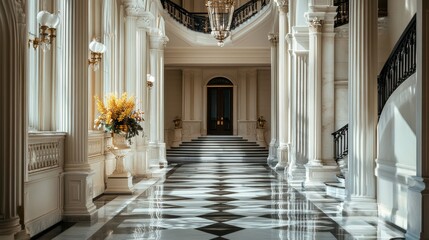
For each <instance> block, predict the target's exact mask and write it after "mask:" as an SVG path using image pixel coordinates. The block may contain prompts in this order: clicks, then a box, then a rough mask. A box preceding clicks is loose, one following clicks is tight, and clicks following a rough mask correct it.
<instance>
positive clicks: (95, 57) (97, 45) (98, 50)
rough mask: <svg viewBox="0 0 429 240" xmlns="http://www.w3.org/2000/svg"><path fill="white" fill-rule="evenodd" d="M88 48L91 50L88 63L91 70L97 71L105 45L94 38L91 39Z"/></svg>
mask: <svg viewBox="0 0 429 240" xmlns="http://www.w3.org/2000/svg"><path fill="white" fill-rule="evenodd" d="M89 50H90V51H91V58H90V59H88V64H89V66H91V68H92V70H93V71H97V70H98V68H99V66H100V64H99V63H100V61H101V59H102V58H103V53H104V52H105V51H106V46H105V45H104V44H102V43H101V42H98V41H97V40H96V39H93V40H92V42H91V43H90V44H89Z"/></svg>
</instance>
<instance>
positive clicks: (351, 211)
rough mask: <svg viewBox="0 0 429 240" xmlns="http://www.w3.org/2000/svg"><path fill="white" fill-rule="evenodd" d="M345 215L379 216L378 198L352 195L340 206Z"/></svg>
mask: <svg viewBox="0 0 429 240" xmlns="http://www.w3.org/2000/svg"><path fill="white" fill-rule="evenodd" d="M339 208H340V209H339V210H341V211H342V213H343V215H345V216H374V217H376V216H378V205H377V200H376V199H374V198H366V197H352V198H351V199H350V200H346V201H345V202H343V203H342V204H341V205H340V207H339Z"/></svg>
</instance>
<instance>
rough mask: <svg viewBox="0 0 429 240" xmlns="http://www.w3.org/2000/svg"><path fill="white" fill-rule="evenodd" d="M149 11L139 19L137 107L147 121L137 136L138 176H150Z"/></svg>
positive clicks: (136, 161) (135, 162) (136, 163)
mask: <svg viewBox="0 0 429 240" xmlns="http://www.w3.org/2000/svg"><path fill="white" fill-rule="evenodd" d="M147 19H148V13H143V16H141V17H139V18H138V20H137V49H138V51H137V61H136V73H137V76H136V79H137V82H136V89H137V92H136V99H137V105H136V107H137V108H138V109H140V110H141V111H143V112H144V119H145V121H143V122H142V127H143V132H142V133H141V134H143V136H137V137H136V151H137V153H136V157H135V158H134V171H135V174H136V175H138V176H143V177H148V176H150V170H149V161H148V154H147V153H148V140H149V139H148V136H149V132H150V129H149V120H150V117H149V116H150V113H149V108H148V101H149V99H148V95H149V94H148V91H149V89H148V86H147V82H146V81H147V65H148V63H147V62H148V58H147V55H148V51H147V50H148V47H147V31H148V30H149V27H150V26H149V24H148V23H149V22H148V21H146V20H147Z"/></svg>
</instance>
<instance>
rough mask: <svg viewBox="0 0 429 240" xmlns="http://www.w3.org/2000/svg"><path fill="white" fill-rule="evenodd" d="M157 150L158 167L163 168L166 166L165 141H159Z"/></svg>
mask: <svg viewBox="0 0 429 240" xmlns="http://www.w3.org/2000/svg"><path fill="white" fill-rule="evenodd" d="M158 150H159V167H160V168H165V167H167V166H168V162H167V157H166V146H165V143H159V144H158Z"/></svg>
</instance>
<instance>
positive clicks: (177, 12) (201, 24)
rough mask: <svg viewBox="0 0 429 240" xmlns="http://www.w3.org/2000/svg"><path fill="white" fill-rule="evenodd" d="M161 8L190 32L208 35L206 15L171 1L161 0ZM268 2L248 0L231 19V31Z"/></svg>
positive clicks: (208, 23) (268, 1)
mask: <svg viewBox="0 0 429 240" xmlns="http://www.w3.org/2000/svg"><path fill="white" fill-rule="evenodd" d="M161 3H162V6H163V8H164V9H165V10H167V12H168V14H169V15H170V16H171V17H172V18H174V19H175V20H176V21H178V22H179V23H181V24H183V25H184V26H185V27H187V28H188V29H190V30H193V31H196V32H201V33H210V32H211V28H210V21H209V17H208V15H207V13H196V12H188V11H187V10H186V9H184V8H182V7H181V6H179V5H178V4H176V3H174V2H172V1H171V0H161ZM269 3H270V0H250V1H249V2H247V3H245V4H243V5H242V6H241V7H239V8H237V9H236V10H235V11H234V13H233V17H232V23H231V30H233V29H235V28H237V27H238V26H240V25H241V24H243V23H244V22H246V21H247V20H249V19H250V18H251V17H252V16H254V15H255V14H257V13H258V12H260V11H261V10H262V9H263V8H264V7H265V6H266V5H268V4H269Z"/></svg>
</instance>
